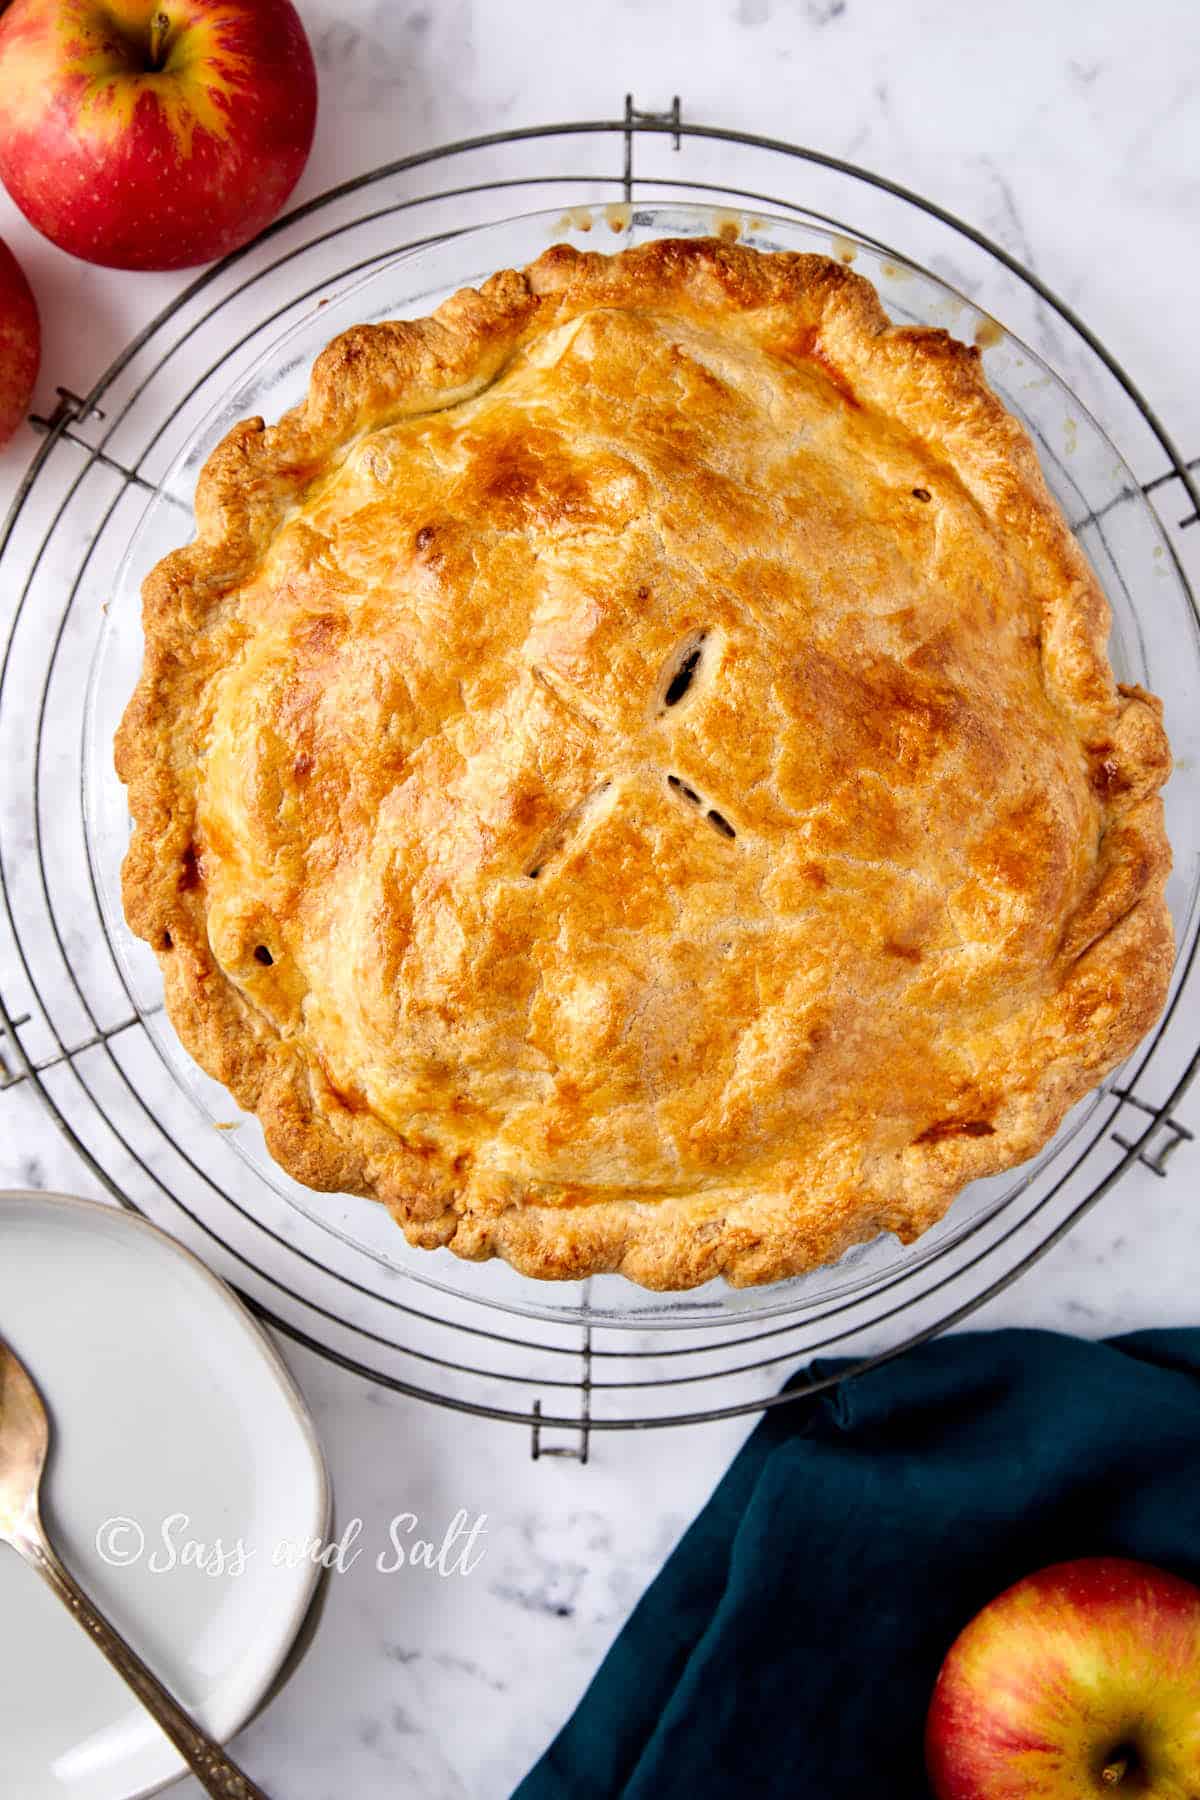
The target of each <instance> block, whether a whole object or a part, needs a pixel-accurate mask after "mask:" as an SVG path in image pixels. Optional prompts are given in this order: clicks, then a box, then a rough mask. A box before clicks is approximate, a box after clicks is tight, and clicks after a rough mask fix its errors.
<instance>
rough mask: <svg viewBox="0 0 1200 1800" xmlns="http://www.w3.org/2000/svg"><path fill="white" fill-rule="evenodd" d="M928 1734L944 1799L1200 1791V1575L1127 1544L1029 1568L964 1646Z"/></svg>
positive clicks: (934, 1778)
mask: <svg viewBox="0 0 1200 1800" xmlns="http://www.w3.org/2000/svg"><path fill="white" fill-rule="evenodd" d="M925 1747H926V1760H927V1764H928V1769H929V1779H930V1782H931V1784H932V1787H933V1791H934V1794H935V1795H936V1797H937V1800H1085V1797H1086V1796H1087V1795H1095V1796H1097V1797H1100V1796H1105V1795H1107V1796H1114V1795H1115V1796H1117V1797H1118V1800H1120V1796H1123V1795H1130V1796H1132V1795H1134V1794H1138V1795H1142V1796H1144V1797H1145V1800H1197V1797H1200V1588H1195V1587H1193V1586H1192V1585H1191V1583H1190V1582H1187V1581H1182V1580H1180V1579H1179V1577H1178V1576H1175V1575H1169V1574H1167V1573H1166V1572H1165V1571H1164V1570H1162V1569H1156V1568H1152V1567H1151V1566H1150V1565H1149V1564H1148V1563H1138V1562H1127V1561H1124V1560H1122V1559H1121V1558H1118V1557H1089V1558H1085V1559H1084V1560H1082V1561H1080V1562H1068V1563H1058V1564H1056V1565H1055V1566H1054V1567H1053V1568H1049V1569H1042V1570H1040V1571H1039V1573H1037V1574H1036V1575H1030V1576H1028V1577H1026V1579H1025V1580H1024V1581H1019V1582H1018V1583H1017V1585H1016V1586H1015V1587H1011V1588H1009V1589H1008V1590H1007V1592H1006V1593H1003V1594H1001V1595H1000V1596H999V1598H998V1599H996V1600H993V1601H992V1603H991V1605H990V1606H986V1607H985V1608H984V1609H983V1611H982V1612H981V1613H979V1614H977V1616H976V1617H975V1618H974V1619H973V1620H972V1621H971V1623H970V1624H969V1625H968V1626H967V1627H966V1629H965V1630H964V1631H963V1632H962V1633H961V1635H960V1636H959V1637H958V1638H957V1639H956V1641H955V1643H954V1644H953V1645H952V1647H951V1649H950V1653H949V1655H948V1656H947V1657H946V1660H945V1662H944V1663H943V1665H942V1670H941V1673H940V1675H939V1676H938V1679H937V1685H936V1687H935V1688H934V1691H933V1700H932V1702H931V1704H930V1708H929V1717H928V1720H927V1723H926V1732H925Z"/></svg>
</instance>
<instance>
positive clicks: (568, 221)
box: [550, 206, 592, 238]
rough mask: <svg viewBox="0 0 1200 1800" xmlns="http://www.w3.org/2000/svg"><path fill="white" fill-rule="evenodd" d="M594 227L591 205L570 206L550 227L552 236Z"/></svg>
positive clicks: (555, 236)
mask: <svg viewBox="0 0 1200 1800" xmlns="http://www.w3.org/2000/svg"><path fill="white" fill-rule="evenodd" d="M591 229H592V209H591V207H590V206H568V208H567V210H566V212H565V213H563V215H562V217H561V218H560V219H556V220H555V222H554V224H553V225H552V226H551V227H550V236H551V237H553V238H557V237H562V236H563V235H564V234H565V233H566V232H568V231H590V230H591Z"/></svg>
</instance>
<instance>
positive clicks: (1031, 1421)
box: [516, 1330, 1200, 1800]
mask: <svg viewBox="0 0 1200 1800" xmlns="http://www.w3.org/2000/svg"><path fill="white" fill-rule="evenodd" d="M838 1366H839V1365H837V1364H836V1363H834V1364H825V1365H819V1367H820V1368H821V1370H822V1372H824V1371H825V1370H833V1369H836V1368H837V1367H838ZM1103 1553H1108V1554H1114V1555H1123V1556H1133V1557H1141V1558H1143V1559H1144V1560H1145V1561H1147V1562H1153V1563H1161V1564H1162V1565H1164V1566H1165V1567H1166V1568H1168V1569H1173V1570H1175V1571H1176V1572H1177V1573H1178V1574H1181V1575H1184V1576H1187V1577H1188V1578H1189V1579H1191V1580H1193V1581H1197V1582H1200V1330H1178V1331H1147V1332H1140V1333H1138V1334H1136V1335H1134V1336H1129V1337H1122V1338H1116V1339H1114V1340H1112V1341H1111V1342H1108V1343H1098V1344H1097V1343H1086V1342H1084V1341H1082V1340H1080V1339H1078V1338H1069V1337H1060V1336H1057V1335H1055V1334H1054V1333H1051V1332H1041V1331H999V1332H987V1333H984V1332H979V1333H971V1334H968V1335H964V1336H960V1337H948V1338H942V1339H939V1340H937V1341H936V1342H934V1343H930V1344H925V1345H922V1346H920V1347H919V1348H917V1349H915V1350H911V1351H909V1352H908V1353H907V1354H906V1355H905V1356H903V1357H901V1358H900V1359H898V1360H897V1361H895V1362H892V1363H888V1364H885V1365H884V1366H883V1367H881V1368H878V1369H875V1370H872V1371H871V1372H870V1373H868V1374H865V1375H859V1376H856V1377H853V1378H852V1379H850V1380H847V1381H845V1382H843V1383H842V1384H841V1386H839V1387H837V1388H835V1389H833V1390H831V1391H828V1392H826V1393H823V1394H819V1395H816V1396H813V1397H812V1398H809V1399H805V1400H798V1401H796V1403H795V1404H794V1405H792V1406H787V1407H779V1408H776V1409H775V1411H774V1412H772V1413H769V1414H768V1415H767V1416H766V1418H765V1419H764V1420H763V1422H762V1424H761V1425H759V1426H758V1427H757V1429H756V1430H755V1431H754V1433H753V1435H752V1436H751V1437H750V1438H749V1440H748V1441H747V1443H746V1445H745V1446H744V1448H743V1449H742V1450H741V1451H740V1453H739V1454H738V1456H737V1457H736V1458H735V1460H734V1462H733V1463H732V1465H731V1467H730V1469H729V1471H728V1473H727V1474H726V1476H725V1478H724V1480H723V1481H722V1482H721V1484H720V1486H719V1487H718V1488H717V1490H716V1492H715V1494H714V1495H713V1497H712V1499H711V1500H710V1501H709V1503H708V1505H707V1506H706V1507H705V1509H704V1511H703V1512H702V1513H701V1514H700V1516H699V1518H698V1519H697V1520H696V1522H695V1524H694V1525H692V1527H691V1529H690V1530H689V1531H688V1533H687V1535H686V1536H685V1537H684V1539H683V1541H682V1542H681V1543H680V1545H679V1547H678V1549H677V1550H676V1551H675V1553H674V1555H673V1556H672V1557H671V1558H670V1560H669V1561H668V1563H667V1565H666V1567H665V1568H664V1569H663V1571H662V1573H661V1575H659V1577H658V1579H657V1580H656V1581H655V1582H654V1583H653V1584H652V1585H651V1587H650V1588H649V1589H648V1590H647V1591H646V1593H645V1595H644V1596H643V1598H642V1600H641V1601H640V1603H639V1605H638V1607H637V1610H636V1611H635V1612H634V1614H633V1616H632V1618H631V1619H630V1621H629V1623H628V1624H627V1625H626V1627H625V1629H624V1630H623V1631H622V1633H621V1635H620V1637H619V1638H618V1639H617V1641H616V1643H615V1644H614V1645H613V1648H612V1650H611V1651H610V1652H609V1654H608V1657H607V1658H606V1660H605V1662H604V1663H603V1665H602V1667H601V1669H600V1671H599V1673H598V1674H597V1676H596V1678H595V1680H594V1681H593V1682H592V1685H591V1687H590V1688H589V1689H588V1691H587V1693H586V1694H585V1695H584V1698H583V1700H582V1701H581V1703H580V1705H579V1707H578V1709H577V1711H576V1712H575V1715H574V1717H573V1718H572V1719H571V1720H570V1721H569V1723H568V1724H567V1725H566V1726H565V1728H564V1729H563V1731H562V1732H561V1733H560V1734H559V1736H558V1737H557V1738H556V1739H555V1741H554V1743H553V1744H552V1745H551V1746H550V1749H549V1750H548V1751H547V1752H546V1754H545V1756H544V1757H543V1758H542V1760H541V1761H540V1762H539V1763H538V1764H537V1766H536V1767H535V1768H534V1769H533V1771H532V1772H531V1773H530V1774H529V1775H528V1776H527V1777H526V1779H525V1780H524V1781H523V1782H522V1784H521V1786H520V1787H519V1788H518V1789H517V1795H516V1800H616V1796H618V1795H619V1796H622V1800H675V1797H676V1796H678V1797H679V1800H702V1797H704V1796H708V1795H712V1796H718V1795H719V1796H722V1797H725V1796H731V1795H737V1796H742V1795H778V1796H780V1800H783V1797H784V1796H787V1800H909V1797H910V1796H912V1797H916V1796H920V1800H927V1794H928V1789H927V1786H926V1782H925V1777H924V1769H923V1761H922V1731H923V1726H924V1720H925V1709H926V1706H927V1704H928V1700H929V1694H930V1691H931V1689H932V1687H933V1683H934V1678H935V1677H936V1675H937V1671H938V1668H939V1666H940V1664H941V1661H942V1658H943V1656H944V1655H945V1653H946V1651H947V1649H948V1648H949V1646H950V1644H951V1642H952V1641H953V1639H954V1637H955V1636H956V1635H957V1633H958V1631H959V1630H960V1628H961V1627H962V1626H963V1625H965V1624H966V1622H967V1620H968V1619H970V1618H971V1616H972V1615H973V1614H974V1613H975V1612H977V1611H978V1609H979V1608H980V1607H981V1606H983V1605H984V1604H985V1603H986V1602H987V1601H988V1600H990V1599H991V1598H992V1596H993V1595H994V1594H997V1593H999V1592H1000V1590H1001V1589H1002V1588H1004V1587H1007V1586H1008V1585H1009V1584H1010V1583H1011V1582H1013V1581H1016V1580H1017V1579H1018V1578H1019V1577H1020V1576H1022V1575H1024V1574H1026V1573H1027V1572H1028V1571H1030V1570H1032V1569H1036V1568H1040V1567H1042V1566H1043V1565H1044V1564H1046V1563H1052V1562H1060V1561H1064V1560H1067V1559H1069V1558H1072V1557H1076V1556H1094V1555H1098V1554H1103Z"/></svg>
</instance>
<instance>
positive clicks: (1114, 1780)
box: [1100, 1756, 1129, 1787]
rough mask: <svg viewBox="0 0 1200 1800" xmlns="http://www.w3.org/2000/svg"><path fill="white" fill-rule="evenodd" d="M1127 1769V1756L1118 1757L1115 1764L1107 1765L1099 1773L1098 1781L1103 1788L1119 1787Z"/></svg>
mask: <svg viewBox="0 0 1200 1800" xmlns="http://www.w3.org/2000/svg"><path fill="white" fill-rule="evenodd" d="M1128 1767H1129V1758H1128V1757H1127V1756H1118V1758H1117V1760H1116V1762H1110V1763H1107V1764H1106V1765H1105V1766H1104V1768H1103V1769H1101V1771H1100V1779H1101V1781H1102V1782H1103V1783H1104V1785H1105V1787H1119V1786H1120V1785H1121V1783H1122V1781H1124V1779H1125V1772H1126V1770H1127V1769H1128Z"/></svg>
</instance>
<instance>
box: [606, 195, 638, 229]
mask: <svg viewBox="0 0 1200 1800" xmlns="http://www.w3.org/2000/svg"><path fill="white" fill-rule="evenodd" d="M604 217H605V220H606V222H607V224H608V229H609V230H610V231H628V230H629V226H630V223H631V221H632V219H633V208H632V206H629V205H628V204H627V203H626V202H625V201H624V200H612V201H610V202H609V204H608V205H607V206H606V207H605V209H604Z"/></svg>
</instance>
